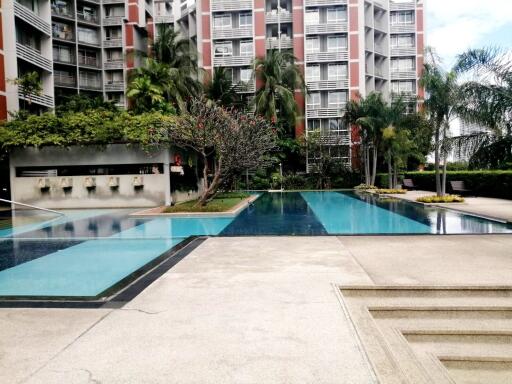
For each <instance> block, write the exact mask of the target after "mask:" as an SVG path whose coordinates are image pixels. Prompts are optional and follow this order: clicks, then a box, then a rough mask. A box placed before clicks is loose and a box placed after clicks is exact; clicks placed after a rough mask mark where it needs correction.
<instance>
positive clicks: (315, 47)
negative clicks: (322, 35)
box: [306, 37, 320, 53]
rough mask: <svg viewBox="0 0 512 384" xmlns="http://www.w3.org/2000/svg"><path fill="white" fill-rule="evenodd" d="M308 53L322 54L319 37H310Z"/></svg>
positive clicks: (307, 40) (307, 47)
mask: <svg viewBox="0 0 512 384" xmlns="http://www.w3.org/2000/svg"><path fill="white" fill-rule="evenodd" d="M306 52H308V53H313V52H320V39H319V38H318V37H308V38H307V39H306Z"/></svg>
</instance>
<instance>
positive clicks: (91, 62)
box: [78, 55, 99, 68]
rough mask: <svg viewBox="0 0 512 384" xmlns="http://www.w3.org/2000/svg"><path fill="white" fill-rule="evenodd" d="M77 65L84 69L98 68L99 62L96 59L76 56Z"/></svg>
mask: <svg viewBox="0 0 512 384" xmlns="http://www.w3.org/2000/svg"><path fill="white" fill-rule="evenodd" d="M78 64H79V65H81V66H84V67H94V68H98V67H99V61H98V59H97V58H96V57H88V56H83V55H78Z"/></svg>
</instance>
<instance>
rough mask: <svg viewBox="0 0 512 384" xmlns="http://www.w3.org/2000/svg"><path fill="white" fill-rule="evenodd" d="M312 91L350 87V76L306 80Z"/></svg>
mask: <svg viewBox="0 0 512 384" xmlns="http://www.w3.org/2000/svg"><path fill="white" fill-rule="evenodd" d="M306 86H307V87H308V90H310V91H324V90H325V91H328V90H334V89H348V78H346V79H342V80H315V81H306Z"/></svg>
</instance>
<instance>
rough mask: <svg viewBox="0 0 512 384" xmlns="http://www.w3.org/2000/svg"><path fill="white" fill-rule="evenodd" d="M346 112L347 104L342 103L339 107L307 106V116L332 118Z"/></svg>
mask: <svg viewBox="0 0 512 384" xmlns="http://www.w3.org/2000/svg"><path fill="white" fill-rule="evenodd" d="M344 113H345V104H343V105H340V106H339V107H337V108H320V107H311V106H308V107H306V117H307V118H310V119H311V118H315V119H322V118H331V117H342V116H343V114H344Z"/></svg>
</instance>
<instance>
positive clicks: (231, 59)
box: [213, 56, 253, 67]
mask: <svg viewBox="0 0 512 384" xmlns="http://www.w3.org/2000/svg"><path fill="white" fill-rule="evenodd" d="M252 60H253V57H252V56H223V57H214V58H213V65H214V66H216V67H235V66H242V65H251V62H252Z"/></svg>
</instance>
